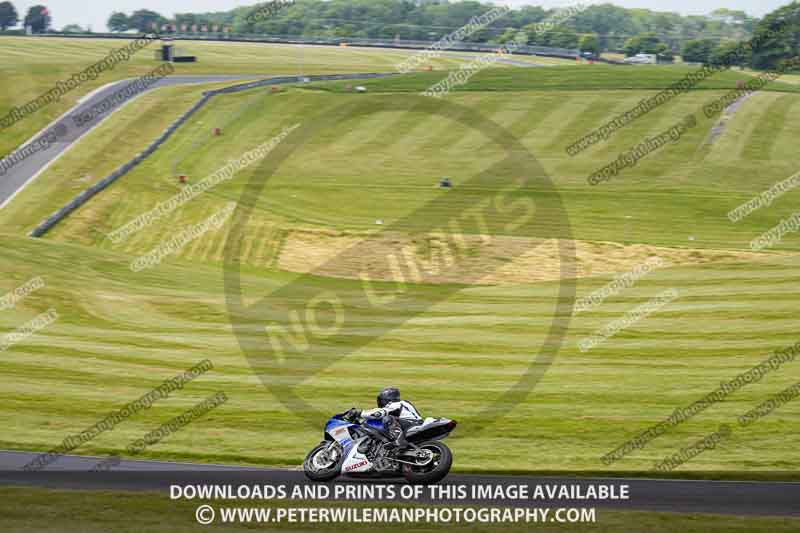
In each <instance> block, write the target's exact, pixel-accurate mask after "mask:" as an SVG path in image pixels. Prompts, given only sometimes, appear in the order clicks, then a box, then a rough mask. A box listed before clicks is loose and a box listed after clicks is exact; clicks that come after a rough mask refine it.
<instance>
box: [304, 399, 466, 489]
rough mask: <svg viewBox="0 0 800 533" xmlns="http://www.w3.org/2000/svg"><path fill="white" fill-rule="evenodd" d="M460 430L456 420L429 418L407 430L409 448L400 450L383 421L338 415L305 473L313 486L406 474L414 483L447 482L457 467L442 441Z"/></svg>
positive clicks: (307, 461)
mask: <svg viewBox="0 0 800 533" xmlns="http://www.w3.org/2000/svg"><path fill="white" fill-rule="evenodd" d="M455 427H456V421H455V420H449V419H447V418H430V417H429V418H426V419H425V420H424V421H423V422H422V423H421V424H419V425H416V426H413V427H410V428H408V429H407V430H406V440H407V441H408V443H409V445H408V446H406V447H403V448H397V446H396V445H395V443H394V440H395V439H394V438H392V437H393V436H392V434H391V433H390V431H389V430H388V429H387V428H386V427H385V425H384V423H383V421H382V420H379V419H366V420H365V421H363V422H360V421H359V420H358V419H356V420H354V419H351V418H349V417H348V414H347V413H342V414H338V415H334V416H333V417H331V419H330V420H328V423H327V424H326V425H325V431H324V437H325V440H323V441H322V442H320V443H319V444H318V445H317V446H315V447H314V449H313V450H311V451H310V452H309V453H308V455H307V456H306V459H305V461H303V470H304V471H305V474H306V477H307V478H308V479H310V480H312V481H330V480H332V479H335V478H336V477H338V476H340V475H346V476H351V477H378V478H383V477H399V476H401V475H402V476H403V477H404V478H405V479H406V481H408V482H409V483H415V484H429V483H436V482H438V481H441V480H442V479H444V477H445V476H446V475H447V473H448V472H450V465H452V464H453V453H452V452H451V451H450V448H448V447H447V446H445V445H444V443H442V442H441V439H443V438H445V437H447V436H448V435H449V434H450V432H451V431H453V429H454V428H455ZM395 436H396V435H395Z"/></svg>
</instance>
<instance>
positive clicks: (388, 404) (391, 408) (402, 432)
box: [347, 387, 422, 448]
mask: <svg viewBox="0 0 800 533" xmlns="http://www.w3.org/2000/svg"><path fill="white" fill-rule="evenodd" d="M347 415H348V416H349V417H350V418H353V419H357V418H359V417H361V418H378V419H381V418H382V419H384V423H385V424H386V426H387V427H389V428H390V430H391V431H392V432H394V433H397V438H396V439H395V445H396V446H398V447H400V448H403V447H405V446H408V441H407V440H406V430H407V429H408V428H410V427H413V426H416V425H419V424H421V423H422V417H421V416H420V414H419V411H417V409H416V408H415V407H414V406H413V405H412V404H411V402H408V401H406V400H401V399H400V389H397V388H395V387H387V388H385V389H383V390H381V391H380V392H379V393H378V408H377V409H369V410H367V411H359V410H358V409H355V408H353V409H350V410H349V411H347Z"/></svg>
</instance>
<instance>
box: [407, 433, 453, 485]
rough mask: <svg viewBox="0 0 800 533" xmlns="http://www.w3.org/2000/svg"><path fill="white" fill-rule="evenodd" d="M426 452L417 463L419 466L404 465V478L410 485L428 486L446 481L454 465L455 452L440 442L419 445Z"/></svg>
mask: <svg viewBox="0 0 800 533" xmlns="http://www.w3.org/2000/svg"><path fill="white" fill-rule="evenodd" d="M417 446H418V447H419V448H420V450H422V451H423V452H424V456H418V457H416V458H415V461H416V462H418V463H419V464H415V465H409V464H404V465H403V477H405V478H406V481H408V482H409V483H414V484H418V485H428V484H432V483H437V482H439V481H441V480H442V479H444V477H445V476H446V475H447V474H448V473H449V472H450V466H451V465H452V464H453V452H451V451H450V448H448V447H447V446H445V445H444V444H443V443H442V442H440V441H438V440H433V441H429V442H423V443H422V444H418V445H417Z"/></svg>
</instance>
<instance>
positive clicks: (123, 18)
mask: <svg viewBox="0 0 800 533" xmlns="http://www.w3.org/2000/svg"><path fill="white" fill-rule="evenodd" d="M106 26H108V29H109V30H111V31H128V30H129V29H130V21H129V20H128V15H126V14H125V13H120V12H119V11H116V12H114V13H111V16H110V17H108V22H107V23H106Z"/></svg>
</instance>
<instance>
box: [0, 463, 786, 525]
mask: <svg viewBox="0 0 800 533" xmlns="http://www.w3.org/2000/svg"><path fill="white" fill-rule="evenodd" d="M37 455H38V454H36V453H29V452H11V451H0V484H5V485H35V486H45V487H53V488H69V489H105V490H168V488H169V485H171V484H197V483H206V484H210V483H213V484H223V485H227V484H231V485H240V484H242V485H248V484H264V483H268V484H286V485H290V486H291V485H296V484H301V483H304V482H305V477H304V476H303V473H302V472H301V471H299V470H285V469H276V468H255V467H237V466H223V465H204V464H191V463H172V462H163V461H132V460H123V461H121V462H120V464H119V465H118V466H115V467H113V468H112V469H111V470H110V471H109V472H88V471H89V470H90V469H92V468H94V467H95V466H96V465H97V464H98V463H99V462H101V461H103V460H104V458H101V457H83V456H63V457H61V458H59V459H58V460H57V461H56V462H55V463H53V464H51V465H49V466H48V467H47V469H46V470H43V471H40V472H22V471H21V469H22V467H23V465H25V464H27V463H28V462H30V461H32V460H33V459H35V458H36V457H37ZM445 481H446V482H447V483H448V484H464V485H473V484H481V485H487V484H492V485H503V486H510V485H521V484H525V485H528V486H530V487H533V486H534V485H547V484H549V485H555V484H562V485H563V484H566V485H573V484H574V485H580V486H581V487H584V488H585V487H587V486H588V485H595V486H599V485H611V486H614V487H617V490H619V487H621V486H622V485H627V486H628V487H629V488H628V493H629V494H630V499H628V500H606V501H596V500H527V501H519V500H509V499H500V500H495V501H493V502H492V503H494V504H499V505H509V506H516V505H530V506H538V507H544V506H562V507H563V506H586V507H598V508H608V509H620V510H622V509H626V510H640V511H668V512H680V513H704V514H736V515H773V516H798V517H800V483H780V482H748V481H688V480H656V479H621V478H572V477H536V476H497V475H471V474H451V475H450V476H448V477H447V478H446V480H445ZM340 482H344V483H348V482H349V483H374V482H375V481H373V480H342V481H340ZM584 490H585V489H584ZM446 501H447V500H439V501H438V503H443V502H446ZM465 501H466V502H469V501H470V500H469V499H467V500H458V501H453V503H464V502H465ZM472 501H475V500H472ZM483 502H484V503H486V501H485V500H483Z"/></svg>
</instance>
